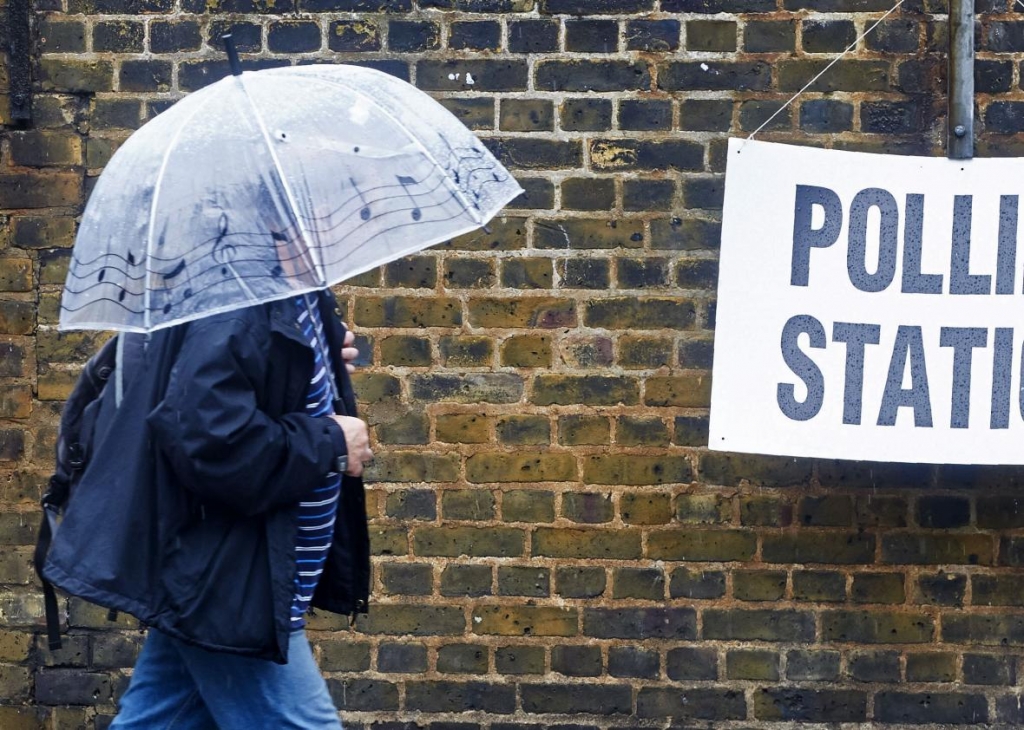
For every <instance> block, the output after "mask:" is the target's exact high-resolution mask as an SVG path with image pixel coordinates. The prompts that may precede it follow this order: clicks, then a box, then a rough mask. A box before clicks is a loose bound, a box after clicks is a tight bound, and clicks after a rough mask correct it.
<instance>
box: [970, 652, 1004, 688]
mask: <svg viewBox="0 0 1024 730" xmlns="http://www.w3.org/2000/svg"><path fill="white" fill-rule="evenodd" d="M1016 683H1017V671H1016V661H1015V659H1014V657H1008V656H996V655H992V654H964V684H986V685H1013V684H1016Z"/></svg>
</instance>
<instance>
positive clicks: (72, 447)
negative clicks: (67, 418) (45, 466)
mask: <svg viewBox="0 0 1024 730" xmlns="http://www.w3.org/2000/svg"><path fill="white" fill-rule="evenodd" d="M68 466H70V467H71V468H72V469H74V470H76V471H77V470H78V469H81V468H82V467H83V466H85V449H84V448H83V447H82V444H80V443H78V442H77V441H76V442H75V443H73V444H68Z"/></svg>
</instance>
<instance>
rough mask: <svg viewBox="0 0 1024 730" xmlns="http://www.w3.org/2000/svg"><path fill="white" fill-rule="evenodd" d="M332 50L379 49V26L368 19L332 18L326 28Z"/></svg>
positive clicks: (380, 42)
mask: <svg viewBox="0 0 1024 730" xmlns="http://www.w3.org/2000/svg"><path fill="white" fill-rule="evenodd" d="M327 46H328V48H330V49H331V50H332V51H339V52H359V51H379V50H381V48H382V47H383V43H382V41H381V32H380V28H379V26H378V25H377V24H376V23H374V22H372V21H370V20H362V19H361V20H334V21H331V24H330V26H329V28H328V30H327Z"/></svg>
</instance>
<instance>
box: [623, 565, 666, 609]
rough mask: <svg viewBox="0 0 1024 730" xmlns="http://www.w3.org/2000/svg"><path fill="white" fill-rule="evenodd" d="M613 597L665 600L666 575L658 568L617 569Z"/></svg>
mask: <svg viewBox="0 0 1024 730" xmlns="http://www.w3.org/2000/svg"><path fill="white" fill-rule="evenodd" d="M612 597H613V598H638V599H643V600H648V601H661V600H664V598H665V574H664V573H663V572H662V571H661V570H658V569H657V568H616V569H615V571H614V582H613V588H612Z"/></svg>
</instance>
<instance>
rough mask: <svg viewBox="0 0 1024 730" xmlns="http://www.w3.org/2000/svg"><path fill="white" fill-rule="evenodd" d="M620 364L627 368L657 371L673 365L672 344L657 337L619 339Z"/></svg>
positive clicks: (627, 336)
mask: <svg viewBox="0 0 1024 730" xmlns="http://www.w3.org/2000/svg"><path fill="white" fill-rule="evenodd" d="M618 363H619V365H620V366H622V367H625V368H638V369H656V368H660V367H666V366H669V365H671V364H672V343H671V341H669V340H666V339H661V338H655V337H634V336H629V335H626V336H624V337H621V338H620V339H619V357H618Z"/></svg>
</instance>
